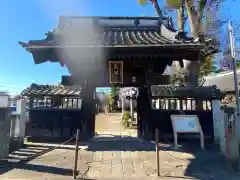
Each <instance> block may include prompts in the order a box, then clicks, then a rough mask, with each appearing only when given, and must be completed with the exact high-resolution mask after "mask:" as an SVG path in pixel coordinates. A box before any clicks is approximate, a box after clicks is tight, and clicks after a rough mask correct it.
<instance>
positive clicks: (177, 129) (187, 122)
mask: <svg viewBox="0 0 240 180" xmlns="http://www.w3.org/2000/svg"><path fill="white" fill-rule="evenodd" d="M171 121H172V127H173V133H174V145H175V148H176V149H177V148H178V138H177V134H178V133H199V134H200V145H201V148H202V149H204V135H203V131H202V127H201V125H200V123H199V119H198V116H196V115H171Z"/></svg>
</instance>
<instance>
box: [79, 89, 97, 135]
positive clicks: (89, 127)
mask: <svg viewBox="0 0 240 180" xmlns="http://www.w3.org/2000/svg"><path fill="white" fill-rule="evenodd" d="M95 90H96V87H95V86H94V85H93V84H86V85H85V89H84V94H83V104H82V113H83V117H82V118H83V127H82V133H81V136H82V137H81V138H82V139H84V140H88V139H91V138H92V137H93V136H94V134H95V100H94V92H95Z"/></svg>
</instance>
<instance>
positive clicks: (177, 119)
mask: <svg viewBox="0 0 240 180" xmlns="http://www.w3.org/2000/svg"><path fill="white" fill-rule="evenodd" d="M172 119H173V123H174V126H175V129H176V131H177V132H178V133H185V132H193V133H194V132H196V133H197V132H199V127H198V118H197V117H196V116H186V115H184V116H179V115H178V116H173V117H172Z"/></svg>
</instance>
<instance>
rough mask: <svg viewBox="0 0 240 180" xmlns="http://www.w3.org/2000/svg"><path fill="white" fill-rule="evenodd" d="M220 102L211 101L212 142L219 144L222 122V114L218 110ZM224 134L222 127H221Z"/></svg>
mask: <svg viewBox="0 0 240 180" xmlns="http://www.w3.org/2000/svg"><path fill="white" fill-rule="evenodd" d="M220 107H221V103H220V100H218V99H216V100H212V114H213V128H214V142H215V143H216V144H220V121H222V122H223V121H224V113H223V112H222V111H221V109H220ZM221 128H222V129H221V131H222V133H223V132H224V129H223V126H222V127H221Z"/></svg>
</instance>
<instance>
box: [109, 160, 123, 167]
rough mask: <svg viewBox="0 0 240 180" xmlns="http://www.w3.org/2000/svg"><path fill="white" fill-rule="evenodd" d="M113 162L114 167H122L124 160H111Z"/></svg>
mask: <svg viewBox="0 0 240 180" xmlns="http://www.w3.org/2000/svg"><path fill="white" fill-rule="evenodd" d="M111 163H112V168H113V167H119V166H120V167H122V160H121V159H113V160H112V161H111Z"/></svg>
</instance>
